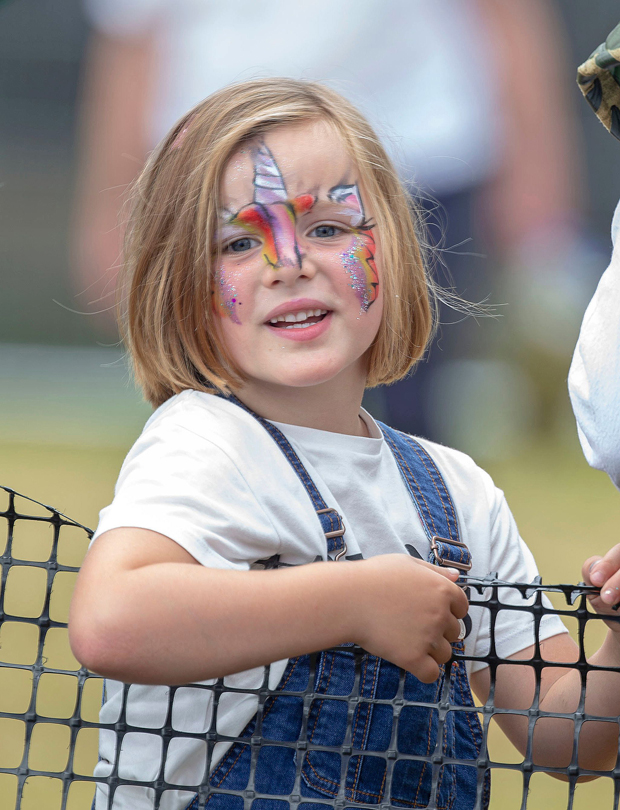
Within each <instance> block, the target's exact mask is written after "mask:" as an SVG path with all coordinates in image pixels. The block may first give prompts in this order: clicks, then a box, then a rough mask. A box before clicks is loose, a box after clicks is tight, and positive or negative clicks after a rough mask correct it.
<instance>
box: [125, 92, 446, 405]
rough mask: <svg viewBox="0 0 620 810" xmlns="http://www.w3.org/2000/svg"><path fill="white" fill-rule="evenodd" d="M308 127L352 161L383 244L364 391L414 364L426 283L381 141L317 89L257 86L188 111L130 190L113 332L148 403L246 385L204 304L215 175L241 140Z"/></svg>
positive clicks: (424, 317) (428, 327)
mask: <svg viewBox="0 0 620 810" xmlns="http://www.w3.org/2000/svg"><path fill="white" fill-rule="evenodd" d="M316 120H323V121H326V122H328V123H329V124H330V125H331V126H333V127H334V129H335V131H336V132H337V133H338V134H339V135H340V137H341V138H342V140H343V142H344V144H345V148H346V149H347V150H348V152H349V154H350V155H351V157H352V158H353V160H354V161H355V163H356V165H357V167H358V169H359V172H360V176H361V180H362V183H363V186H364V190H365V193H366V194H367V195H368V198H369V200H370V202H371V205H372V209H373V212H374V219H375V221H376V227H377V229H378V234H379V238H380V242H381V252H382V262H381V270H380V272H381V282H382V284H383V292H384V311H383V317H382V320H381V325H380V327H379V331H378V333H377V336H376V338H375V340H374V342H373V344H372V345H371V347H370V348H369V349H368V378H367V385H368V387H372V386H375V385H379V384H386V383H391V382H395V381H396V380H399V379H401V378H402V377H404V376H405V375H406V374H407V372H408V371H409V370H410V369H411V368H412V367H413V365H414V364H415V363H416V361H417V360H419V359H420V357H421V356H422V355H423V353H424V350H425V348H426V346H427V343H428V341H429V338H430V336H431V334H432V332H433V327H434V321H435V293H434V285H433V283H432V282H431V281H430V279H429V277H428V275H427V271H426V267H425V261H424V258H423V252H422V249H421V246H420V239H419V238H418V232H419V231H418V229H419V224H420V221H419V218H418V216H417V214H416V212H415V211H414V210H413V208H412V204H411V200H410V199H409V197H408V195H407V192H406V191H405V189H404V188H403V186H402V184H401V182H400V180H399V178H398V175H397V173H396V171H395V169H394V166H393V165H392V162H391V161H390V159H389V157H388V156H387V154H386V152H385V149H384V148H383V146H382V145H381V143H380V141H379V139H378V137H377V136H376V134H375V133H374V131H373V129H372V128H371V126H370V124H369V123H368V122H367V121H366V119H365V118H364V117H363V116H362V115H361V113H359V112H358V110H357V109H356V108H355V107H354V106H353V105H352V104H351V103H350V102H348V101H347V100H346V99H344V98H343V97H342V96H341V95H339V94H338V93H336V92H335V91H334V90H331V89H330V88H328V87H326V86H324V85H321V84H317V83H315V82H306V81H296V80H294V79H285V78H272V79H255V80H252V81H247V82H243V83H239V84H233V85H230V86H228V87H225V88H223V89H222V90H219V91H218V92H216V93H214V94H213V95H211V96H209V97H208V98H207V99H205V100H204V101H202V102H201V103H200V104H198V105H197V106H196V107H194V108H193V109H192V110H190V111H189V112H188V113H187V114H186V115H185V116H184V117H183V118H182V119H181V120H180V121H179V122H178V123H177V124H176V125H175V127H173V129H172V130H171V131H170V133H169V134H168V135H167V137H166V138H165V139H164V140H163V142H162V143H161V144H160V145H159V147H158V148H157V149H156V150H155V151H154V152H153V154H152V155H151V157H150V158H149V160H148V162H147V164H146V166H145V168H144V170H143V171H142V173H141V175H140V177H139V178H138V179H137V181H136V183H135V184H134V186H133V190H132V195H131V199H130V202H131V214H130V218H129V222H128V225H127V232H126V237H125V254H124V255H125V260H124V273H123V281H124V283H123V285H122V286H121V289H122V290H123V292H122V294H121V298H120V301H121V304H120V316H121V328H122V330H123V334H124V338H125V342H126V345H127V347H128V349H129V352H130V354H131V357H132V362H133V368H134V373H135V377H136V380H137V382H138V383H139V385H140V386H141V387H142V390H143V393H144V396H145V397H146V399H147V400H148V401H149V402H150V403H151V404H152V405H153V406H155V407H157V406H159V405H161V404H162V403H163V402H165V401H166V400H167V399H168V398H169V397H171V396H172V395H173V394H177V393H179V392H180V391H183V390H185V389H197V390H199V391H208V392H214V390H216V391H224V392H227V391H230V390H231V389H232V390H234V389H235V387H238V386H240V385H243V379H244V378H243V375H242V373H241V372H240V371H239V369H237V368H235V366H234V364H233V363H232V361H231V360H230V358H229V357H228V356H227V352H226V347H225V346H224V345H222V341H221V339H220V336H219V330H218V328H217V318H218V317H220V316H219V315H217V314H216V313H215V311H214V307H213V305H212V295H213V291H214V289H215V283H214V279H215V269H214V268H215V267H217V264H216V261H217V256H216V255H214V254H213V250H212V248H211V245H212V244H213V243H214V237H215V234H216V230H217V217H218V206H219V191H220V183H221V178H222V175H223V172H224V169H225V167H226V164H227V162H228V160H229V159H230V157H231V156H232V154H233V153H234V152H235V151H236V150H237V149H238V148H239V147H240V145H242V144H243V143H246V142H248V141H250V140H252V139H253V138H256V137H257V136H260V135H263V134H264V133H265V132H267V131H269V130H271V129H273V128H275V127H279V126H283V125H287V124H288V125H294V124H301V123H304V122H310V121H316Z"/></svg>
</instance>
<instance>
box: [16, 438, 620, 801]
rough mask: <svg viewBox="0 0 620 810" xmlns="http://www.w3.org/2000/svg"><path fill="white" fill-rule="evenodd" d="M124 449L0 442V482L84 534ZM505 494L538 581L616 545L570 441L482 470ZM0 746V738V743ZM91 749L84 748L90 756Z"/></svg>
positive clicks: (618, 505)
mask: <svg viewBox="0 0 620 810" xmlns="http://www.w3.org/2000/svg"><path fill="white" fill-rule="evenodd" d="M129 445H130V440H128V441H126V444H125V446H121V445H120V444H119V446H114V447H105V446H94V447H84V446H80V445H78V444H58V445H54V444H51V443H46V444H37V443H31V442H0V458H1V459H2V466H1V471H2V473H1V475H0V482H1V483H4V484H5V485H7V486H10V487H12V488H13V489H15V490H17V491H18V492H21V493H22V494H24V495H27V496H29V497H32V498H35V499H36V500H39V501H42V502H43V503H47V504H50V505H53V506H54V507H55V508H57V509H59V510H61V511H62V512H64V513H65V514H67V515H69V516H70V517H72V518H73V519H74V520H77V521H79V522H80V523H83V524H84V525H86V526H90V527H92V528H94V527H95V526H96V523H97V514H98V511H99V509H101V508H102V507H103V506H105V505H106V504H107V503H109V501H110V499H111V497H112V494H113V488H114V483H115V480H116V476H117V473H118V470H119V467H120V465H121V463H122V460H123V457H124V455H125V452H126V450H127V449H128V447H129ZM486 467H487V469H488V471H489V472H490V473H491V475H492V476H493V477H494V479H495V481H496V483H497V484H498V486H500V487H501V488H502V489H503V490H504V491H505V493H506V496H507V498H508V502H509V504H510V505H511V508H512V510H513V512H514V514H515V517H516V519H517V523H518V524H519V527H520V530H521V534H522V536H523V537H524V539H525V540H526V541H527V543H528V544H529V546H530V548H531V549H532V551H533V552H534V555H535V556H536V559H537V562H538V565H539V569H540V572H541V575H542V577H543V581H544V582H546V583H548V584H554V583H564V582H567V583H575V582H578V581H579V580H580V579H581V565H582V562H583V561H584V560H585V559H586V558H587V557H589V556H591V555H592V554H603V553H604V552H605V551H606V550H607V549H608V548H609V547H611V546H612V545H614V544H615V543H616V542H618V541H620V538H618V533H619V532H618V529H619V527H620V493H618V492H617V491H616V489H615V488H614V487H613V485H612V484H611V482H610V481H609V479H608V478H607V476H605V475H604V474H602V473H600V472H596V471H593V470H591V469H590V468H589V467H588V465H587V464H586V462H585V461H584V459H583V457H582V455H581V452H580V449H579V447H578V444H577V441H576V438H575V439H570V438H569V439H566V438H564V439H562V440H558V439H556V440H549V441H542V442H536V443H531V444H527V445H524V446H523V448H522V451H521V453H520V454H519V455H518V456H516V457H511V458H506V459H505V460H503V461H495V462H494V463H489V464H487V465H486ZM5 742H8V738H7V739H6V740H5ZM93 743H94V740H93V741H91V743H90V746H91V748H92V749H93V750H92V751H91V753H90V756H91V757H92V756H94V745H93ZM0 748H1V746H0ZM490 750H491V757H492V759H493V760H494V761H498V762H507V763H511V762H512V763H514V762H519V761H520V757H519V755H518V754H517V752H516V751H515V749H514V748H512V746H511V745H510V744H509V743H508V742H507V741H506V740H505V738H503V736H502V735H501V733H498V732H497V731H493V732H492V734H491V740H490ZM57 785H58V783H57V781H50V780H48V779H43V778H40V779H34V780H32V781H31V783H30V785H29V792H28V797H27V800H26V798H25V800H24V802H23V803H22V810H27V808H30V807H31V806H32V807H33V808H34V807H37V808H38V810H40V808H42V807H44V808H45V809H46V810H48V808H50V810H53V808H55V807H56V806H58V807H60V805H59V804H58V802H59V795H58V792H57ZM75 787H76V789H78V790H76V791H74V793H73V795H72V801H71V802H70V806H71V807H72V808H75V810H79V808H81V807H83V808H84V810H86V809H87V808H88V807H89V798H88V796H89V795H90V793H89V792H88V791H86V792H84V793H83V794H82V793H80V792H79V790H81V789H82V787H83V788H87V787H88V786H86V785H84V784H83V783H82V785H77V784H76V785H75ZM521 791H522V775H521V774H520V773H518V772H515V771H508V770H505V771H498V770H495V771H494V776H493V793H492V803H491V806H492V808H494V810H510V808H513V807H514V808H515V810H518V808H519V807H520V803H521ZM14 795H15V794H14V788H13V783H11V782H10V781H9V780H8V779H2V780H0V810H5V809H6V810H8V808H9V807H10V808H11V810H12V808H13V807H14ZM567 795H568V794H567V786H566V784H565V783H561V782H559V781H557V780H554V779H552V778H550V777H547V776H544V775H542V774H535V775H534V778H533V780H532V784H531V791H530V796H529V799H528V808H530V810H543V808H544V810H556V809H557V810H559V809H560V808H564V807H566V806H567ZM612 804H613V783H612V780H611V779H600V780H597V781H595V782H591V783H587V784H584V785H579V786H578V788H577V793H576V800H575V804H574V805H573V806H574V808H586V807H588V808H590V807H596V808H601V810H604V808H606V807H609V808H611V807H612Z"/></svg>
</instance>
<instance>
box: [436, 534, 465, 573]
mask: <svg viewBox="0 0 620 810" xmlns="http://www.w3.org/2000/svg"><path fill="white" fill-rule="evenodd" d="M438 542H439V543H447V544H448V545H450V546H457V547H458V548H464V549H465V550H466V551H467V552H469V549H468V548H467V546H466V545H465V543H460V542H459V541H458V540H449V539H448V538H447V537H439V536H438V535H435V537H432V538H431V550H432V552H433V554H434V555H435V559H436V560H437V563H438V564H439V565H445V566H447V567H449V568H457V569H458V570H459V571H469V570H470V569H471V563H470V562H468V563H463V562H454V561H453V560H444V558H443V557H442V556H441V554H440V553H439V546H438ZM470 558H471V556H470Z"/></svg>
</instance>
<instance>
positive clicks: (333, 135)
mask: <svg viewBox="0 0 620 810" xmlns="http://www.w3.org/2000/svg"><path fill="white" fill-rule="evenodd" d="M261 141H262V142H263V143H264V144H265V145H266V146H267V148H268V149H269V151H270V152H271V154H272V155H273V158H274V160H275V162H276V163H277V166H278V169H279V171H280V173H281V175H282V177H283V179H284V182H285V184H286V190H287V194H288V197H289V199H292V198H294V197H297V196H299V195H301V194H313V195H315V196H317V197H325V196H326V194H327V192H328V191H329V189H331V188H333V187H334V186H336V185H339V184H343V183H353V182H355V181H358V180H359V177H358V172H357V169H356V166H355V163H354V162H353V160H352V159H351V157H350V155H349V153H348V152H347V150H346V147H345V145H344V143H343V141H342V138H341V137H340V135H338V133H337V132H335V131H334V129H333V127H331V126H330V125H329V124H327V123H326V122H324V121H312V122H308V123H303V124H296V125H294V126H289V125H285V126H280V127H277V128H276V129H273V130H270V131H269V132H267V133H265V135H263V136H262V137H261V138H260V139H257V140H256V141H251V142H249V143H248V144H245V145H244V146H242V147H240V148H239V149H238V150H237V151H236V152H235V153H234V154H233V156H232V157H231V158H230V160H229V161H228V163H227V164H226V168H225V170H224V176H223V181H222V187H221V194H220V196H221V199H220V204H221V205H222V207H223V208H226V209H228V210H232V211H236V210H238V209H239V208H241V207H242V206H244V205H247V204H248V203H249V202H251V200H252V198H253V194H254V162H253V151H254V150H253V147H255V146H256V145H257V144H258V143H259V142H261Z"/></svg>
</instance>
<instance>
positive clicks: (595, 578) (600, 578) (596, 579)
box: [590, 571, 605, 585]
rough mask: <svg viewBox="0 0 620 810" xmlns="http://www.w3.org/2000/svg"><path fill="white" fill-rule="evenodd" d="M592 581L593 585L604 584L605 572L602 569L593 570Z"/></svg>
mask: <svg viewBox="0 0 620 810" xmlns="http://www.w3.org/2000/svg"><path fill="white" fill-rule="evenodd" d="M590 581H591V583H592V584H593V585H602V584H603V582H605V574H604V573H603V572H602V571H592V572H591V574H590Z"/></svg>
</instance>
